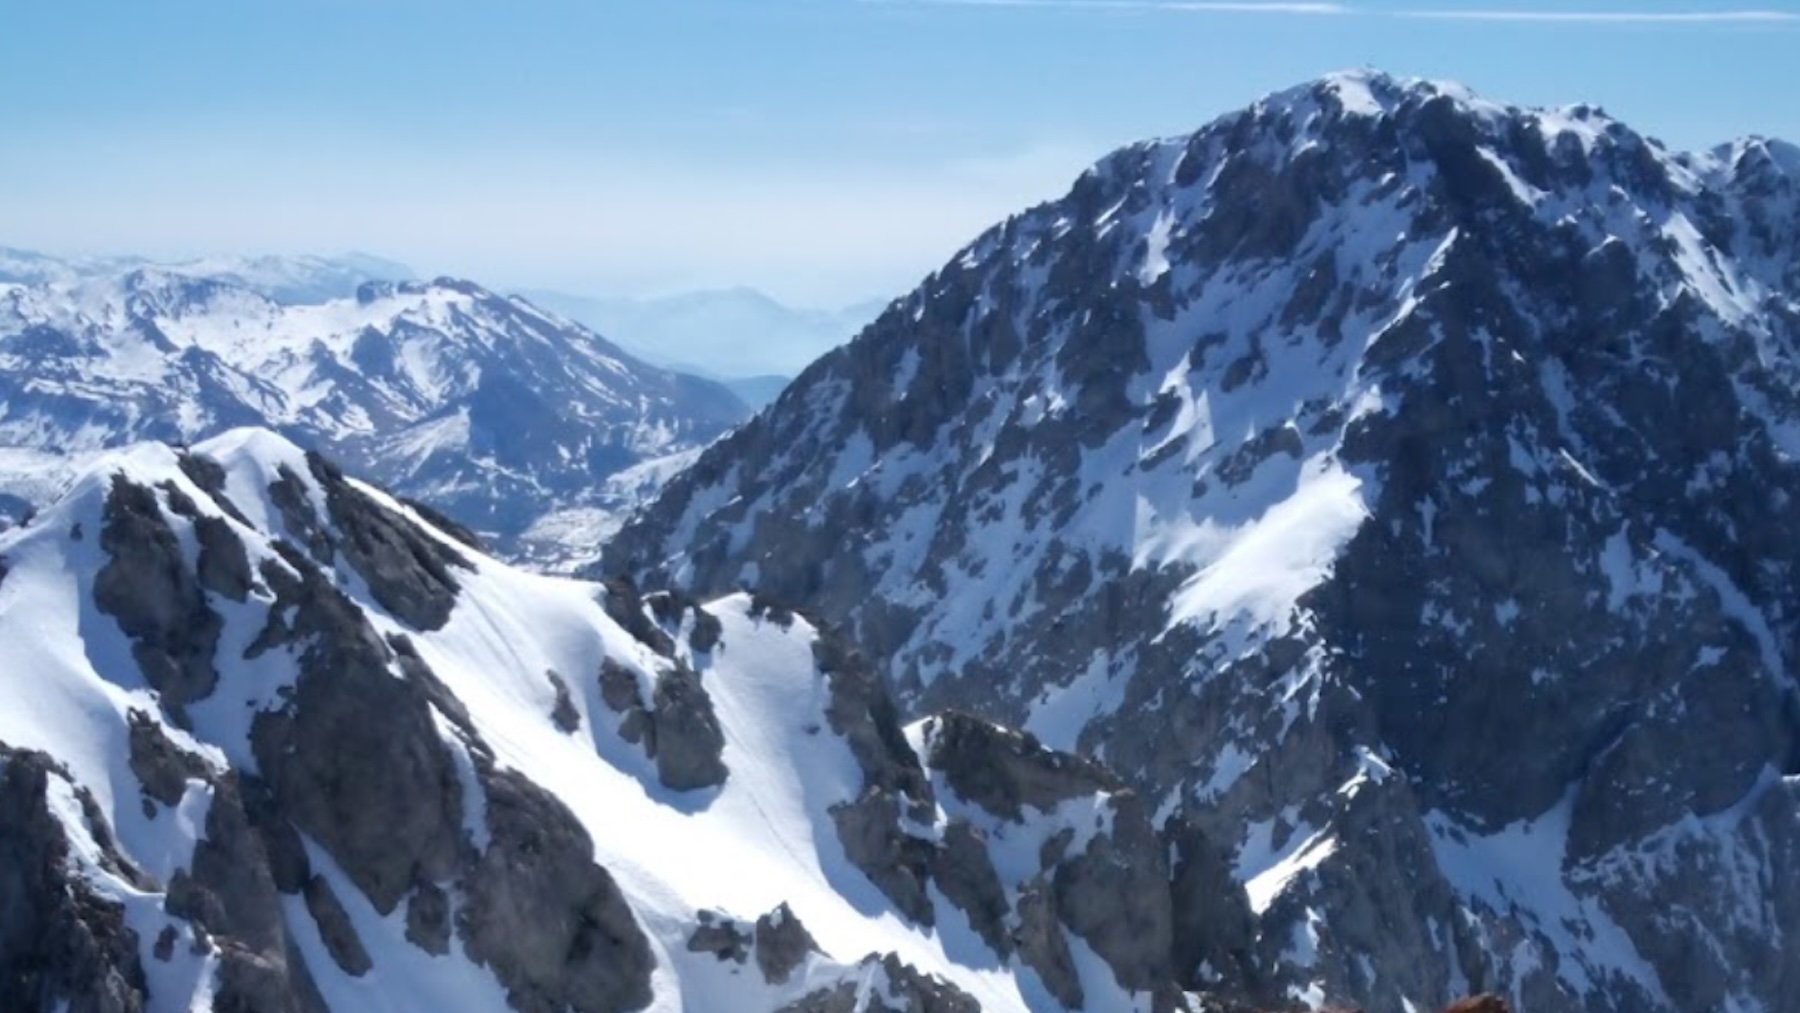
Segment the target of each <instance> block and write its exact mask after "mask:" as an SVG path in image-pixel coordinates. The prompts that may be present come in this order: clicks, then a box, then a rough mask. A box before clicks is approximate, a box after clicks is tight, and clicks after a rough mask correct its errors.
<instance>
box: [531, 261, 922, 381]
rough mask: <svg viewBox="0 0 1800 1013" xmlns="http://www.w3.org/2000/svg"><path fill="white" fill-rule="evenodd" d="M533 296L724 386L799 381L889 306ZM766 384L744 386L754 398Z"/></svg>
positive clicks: (703, 295)
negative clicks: (726, 383) (751, 381)
mask: <svg viewBox="0 0 1800 1013" xmlns="http://www.w3.org/2000/svg"><path fill="white" fill-rule="evenodd" d="M523 294H524V295H525V296H526V298H528V299H530V300H531V301H533V302H535V303H537V304H538V305H540V306H543V307H545V308H546V309H550V310H554V311H556V312H558V313H561V314H562V315H564V316H566V317H569V318H570V319H572V320H578V321H580V322H582V323H584V324H586V325H587V326H589V327H592V328H593V329H594V330H596V331H599V332H600V333H601V334H604V335H606V336H607V337H609V338H611V339H612V340H614V341H616V342H618V343H619V344H620V345H621V346H622V347H624V348H626V349H629V350H631V351H632V352H634V353H635V354H637V355H639V356H640V357H642V358H643V359H645V360H646V361H649V362H654V363H657V364H658V365H662V366H666V367H668V368H670V369H679V370H682V371H684V372H689V373H694V374H696V375H700V376H708V377H712V378H713V379H716V380H731V381H737V380H744V379H746V378H759V377H767V376H781V377H792V376H794V375H795V374H796V373H799V372H800V371H801V370H802V369H804V368H806V366H807V365H808V364H809V363H811V362H812V361H813V360H814V359H817V358H818V357H819V356H821V355H824V354H825V353H826V352H828V351H830V350H831V349H833V348H836V347H837V346H839V345H841V344H843V343H844V342H846V341H849V340H850V339H851V338H853V337H855V336H856V334H857V332H859V331H861V330H862V329H863V327H865V326H867V325H868V323H869V321H871V320H874V319H875V317H876V315H877V314H879V313H880V312H881V311H882V309H883V308H884V307H885V306H886V303H885V302H882V301H872V302H867V303H859V304H857V305H854V306H848V307H845V308H843V309H839V310H817V309H797V308H795V307H792V306H787V305H784V304H782V303H780V302H777V301H776V300H774V299H772V298H770V297H769V296H767V295H765V294H763V293H761V292H758V291H756V290H755V289H749V288H730V289H719V290H716V291H701V292H686V293H682V294H680V295H672V296H666V297H663V298H657V299H607V298H590V297H584V296H575V295H569V294H567V293H560V292H545V291H527V292H525V293H523ZM767 386H768V384H767V382H766V381H765V382H764V383H763V384H762V385H761V386H755V385H752V386H750V387H747V388H739V389H740V392H743V393H749V394H751V395H752V396H751V397H749V398H747V400H751V401H753V402H754V401H756V400H758V399H757V398H756V397H755V396H754V395H755V394H756V393H757V392H762V391H766V389H767Z"/></svg>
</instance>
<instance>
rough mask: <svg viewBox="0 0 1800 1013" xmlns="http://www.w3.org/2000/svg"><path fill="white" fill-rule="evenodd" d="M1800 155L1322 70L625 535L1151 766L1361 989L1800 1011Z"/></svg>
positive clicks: (1026, 233)
mask: <svg viewBox="0 0 1800 1013" xmlns="http://www.w3.org/2000/svg"><path fill="white" fill-rule="evenodd" d="M1793 152H1794V149H1793V148H1791V147H1790V146H1787V145H1783V144H1779V143H1771V142H1765V141H1759V140H1754V139H1752V140H1746V141H1742V142H1738V143H1735V144H1732V145H1728V146H1726V147H1724V148H1721V149H1719V150H1718V151H1714V152H1703V153H1682V152H1675V151H1671V150H1669V149H1667V148H1666V147H1665V146H1663V145H1662V144H1660V143H1659V142H1657V141H1656V140H1654V139H1653V138H1649V137H1645V136H1643V135H1642V134H1640V133H1638V132H1636V131H1635V130H1633V129H1631V128H1630V126H1629V125H1627V124H1624V123H1622V122H1619V121H1618V120H1616V119H1613V118H1611V117H1609V116H1607V115H1606V114H1604V113H1602V112H1600V111H1599V110H1596V109H1593V108H1590V107H1584V106H1570V107H1567V108H1562V109H1526V108H1521V107H1515V106H1508V105H1504V104H1501V103H1497V102H1492V101H1489V100H1487V99H1483V98H1481V97H1479V96H1476V95H1474V94H1472V93H1470V92H1469V91H1468V90H1467V89H1463V88H1459V87H1455V86H1451V85H1443V84H1436V83H1432V82H1423V81H1407V80H1402V79H1397V78H1392V77H1388V76H1386V75H1381V74H1378V73H1369V72H1355V73H1350V74H1340V75H1333V76H1331V77H1327V78H1324V79H1322V80H1319V81H1314V82H1309V83H1307V84H1304V85H1302V86H1300V87H1298V88H1294V89H1289V90H1286V91H1283V92H1279V93H1276V94H1274V95H1271V96H1269V97H1268V98H1265V99H1263V100H1261V101H1259V102H1256V103H1254V104H1252V105H1251V106H1249V107H1247V108H1245V109H1243V110H1241V111H1238V112H1235V113H1232V114H1229V115H1227V116H1224V117H1222V118H1220V119H1218V120H1217V121H1215V122H1213V123H1211V124H1209V125H1207V126H1205V127H1203V128H1201V129H1200V130H1198V131H1196V132H1194V133H1192V134H1190V135H1187V136H1184V137H1177V138H1168V139H1163V140H1158V141H1151V142H1146V143H1143V144H1137V145H1132V146H1130V147H1127V148H1124V149H1121V150H1120V151H1118V152H1115V153H1113V154H1111V155H1109V156H1107V157H1105V158H1103V159H1101V160H1100V161H1099V162H1098V163H1097V164H1096V165H1095V166H1094V167H1093V168H1092V169H1090V170H1089V171H1087V172H1086V173H1084V174H1082V175H1081V176H1080V177H1079V178H1078V179H1077V180H1076V181H1075V183H1074V184H1073V186H1072V187H1071V189H1070V191H1069V193H1068V194H1067V195H1066V196H1064V197H1062V198H1061V199H1059V200H1056V201H1053V202H1049V203H1046V204H1043V205H1040V206H1038V207H1035V208H1031V209H1028V210H1026V211H1024V212H1022V213H1020V214H1018V215H1015V216H1013V217H1011V218H1009V219H1008V220H1006V221H1005V222H1003V223H1001V224H999V225H997V226H995V227H994V228H992V229H990V230H989V231H988V232H986V233H985V234H983V235H982V236H980V237H979V238H977V239H976V240H975V241H974V242H973V243H972V244H970V245H969V246H968V247H967V248H965V249H964V250H962V251H961V252H960V253H958V254H957V255H955V256H954V257H952V258H951V259H950V260H949V261H948V262H947V263H946V264H945V265H944V266H943V267H941V268H940V269H938V270H937V271H936V272H934V273H933V274H932V275H931V276H929V277H928V278H927V279H926V280H925V282H924V283H923V284H922V285H921V286H920V287H919V288H918V289H917V290H916V291H914V292H912V293H911V294H909V295H907V296H906V297H904V298H902V299H900V300H897V301H896V302H895V303H894V304H893V305H892V306H891V307H890V308H889V309H888V310H887V311H886V312H885V313H883V314H882V315H881V316H880V317H879V318H878V319H877V320H876V321H875V322H874V323H873V324H872V325H870V326H869V328H868V329H866V330H865V331H863V332H862V334H861V336H859V337H858V338H857V339H856V340H855V341H853V342H852V343H851V344H850V345H848V346H846V347H844V348H842V349H839V350H837V351H835V352H833V353H831V354H830V355H827V356H826V357H825V358H823V359H821V360H820V361H819V362H817V363H815V364H814V365H813V366H812V367H810V368H809V369H807V370H806V371H805V372H804V373H803V374H801V376H800V377H798V378H797V379H796V380H795V382H794V384H793V385H792V386H790V387H789V389H788V390H787V392H786V393H784V394H783V396H782V398H781V399H780V400H779V401H777V402H776V403H775V404H774V405H773V406H771V407H770V408H769V409H767V410H765V411H764V412H763V413H762V414H761V415H759V416H758V417H757V418H756V419H754V420H752V421H751V422H749V423H747V424H745V425H744V426H742V427H741V428H739V429H738V430H736V431H735V432H734V433H733V434H732V435H731V436H729V437H727V438H726V439H725V440H722V441H721V442H720V443H718V444H716V445H715V446H713V447H712V448H710V449H708V450H707V451H705V452H704V453H702V454H701V455H700V459H699V460H698V461H697V462H696V463H695V465H694V466H693V467H692V468H690V469H689V470H688V471H686V472H684V473H683V474H682V475H680V476H677V477H676V478H675V479H674V480H673V481H672V482H671V483H670V484H669V485H668V486H667V488H666V489H665V490H664V492H663V493H662V495H661V496H660V497H659V499H658V500H657V502H656V503H655V504H654V505H653V506H652V507H651V508H650V509H649V510H647V511H645V512H644V513H642V514H640V515H639V516H638V519H637V520H635V521H634V522H632V523H631V524H628V525H627V527H626V528H625V529H624V530H623V531H622V532H621V533H620V535H619V536H618V538H616V539H615V540H614V541H613V542H612V543H611V544H610V545H609V547H608V553H607V557H606V562H607V563H608V564H609V565H610V566H611V567H613V568H615V569H621V570H626V571H629V572H633V573H636V574H638V575H640V577H642V578H644V579H646V580H668V581H673V582H676V583H678V584H681V585H683V586H687V587H691V588H693V589H696V590H698V591H699V592H701V593H709V592H711V591H714V590H720V589H729V588H734V587H738V586H741V585H743V584H749V585H751V586H754V587H758V588H762V589H764V590H765V591H766V592H767V593H769V594H772V595H776V596H779V597H782V598H784V599H787V600H791V601H794V602H796V603H799V604H801V605H803V606H805V607H807V608H810V609H813V610H815V611H816V612H817V613H818V614H820V615H821V616H823V617H825V618H826V619H828V620H830V621H833V622H841V623H843V624H845V625H846V627H847V628H848V629H850V630H852V631H854V633H855V635H857V636H858V637H859V638H860V639H861V640H862V641H863V642H864V643H865V644H867V645H868V646H869V647H870V648H871V649H872V650H873V651H874V652H875V653H876V654H877V656H879V657H882V658H884V659H886V666H887V673H888V675H889V677H890V678H891V680H892V681H893V683H894V684H895V685H896V686H897V687H899V692H900V695H901V698H902V703H903V705H905V706H909V707H913V708H921V709H936V708H940V707H946V706H949V707H957V708H961V709H964V710H969V711H972V712H975V713H979V714H981V715H983V716H984V717H987V718H990V719H994V720H997V721H1002V722H1004V723H1008V724H1014V725H1018V726H1022V727H1024V728H1027V729H1028V730H1030V731H1031V732H1033V733H1034V734H1036V735H1037V736H1039V738H1040V739H1041V740H1043V741H1044V742H1046V743H1048V744H1050V745H1053V746H1056V747H1060V748H1079V749H1081V750H1082V751H1084V752H1087V753H1089V754H1092V755H1096V756H1102V757H1104V758H1105V760H1106V761H1107V763H1108V764H1109V765H1111V766H1112V767H1114V768H1115V769H1118V770H1119V771H1121V773H1123V774H1124V775H1125V777H1126V778H1127V780H1128V781H1129V783H1131V784H1132V785H1133V786H1134V787H1135V788H1137V789H1138V790H1139V791H1141V792H1143V793H1144V795H1145V796H1146V797H1147V798H1149V799H1152V800H1154V806H1155V808H1156V809H1157V811H1158V812H1159V813H1160V814H1162V815H1164V816H1170V817H1177V816H1179V817H1183V818H1187V819H1191V820H1193V821H1195V822H1196V823H1198V824H1199V825H1200V826H1202V827H1204V828H1205V831H1206V834H1207V836H1209V837H1210V838H1211V839H1212V840H1213V841H1214V842H1216V843H1217V844H1218V846H1219V847H1220V848H1221V849H1223V850H1224V851H1225V852H1227V853H1228V855H1229V857H1230V863H1231V865H1232V868H1233V873H1234V878H1235V879H1236V881H1237V882H1238V883H1240V884H1242V885H1243V886H1244V888H1245V889H1246V890H1247V891H1248V895H1249V901H1250V907H1251V909H1252V912H1253V924H1251V925H1247V926H1246V927H1244V930H1243V931H1244V932H1245V934H1246V936H1245V937H1246V939H1249V940H1251V941H1248V942H1246V943H1245V952H1246V954H1247V958H1246V959H1248V960H1250V961H1251V963H1253V964H1254V965H1255V966H1256V967H1258V968H1260V969H1262V970H1263V971H1264V972H1265V973H1280V974H1283V975H1291V978H1290V979H1289V980H1292V981H1294V982H1296V983H1297V989H1298V991H1297V992H1296V997H1297V998H1299V999H1302V1000H1303V1001H1305V1002H1306V1003H1308V1004H1309V1005H1312V1006H1313V1007H1314V1008H1317V1007H1318V1006H1320V1005H1322V1004H1329V1003H1341V1004H1343V1005H1346V1006H1354V1007H1366V1008H1370V1009H1381V1010H1402V1009H1428V1008H1435V1007H1436V1006H1438V1005H1440V1004H1441V1003H1442V1002H1444V1001H1445V1000H1446V999H1447V998H1449V997H1450V996H1452V995H1454V994H1455V993H1456V992H1458V991H1461V990H1462V989H1463V988H1465V987H1466V986H1467V985H1468V984H1469V983H1470V982H1478V983H1480V984H1482V985H1484V986H1487V987H1491V988H1495V989H1496V990H1500V991H1505V992H1509V993H1511V995H1512V997H1513V999H1514V1001H1515V1002H1516V1003H1517V1005H1518V1006H1519V1007H1520V1008H1523V1009H1529V1010H1531V1011H1533V1013H1626V1011H1630V1013H1647V1011H1657V1013H1674V1011H1685V1010H1696V1009H1708V1010H1720V1009H1742V1010H1775V1009H1787V1008H1792V1007H1794V1005H1795V1002H1796V993H1795V991H1794V979H1793V975H1792V974H1791V960H1790V959H1789V956H1788V954H1787V952H1786V951H1785V950H1784V949H1783V943H1782V942H1781V940H1783V939H1787V938H1789V937H1791V935H1792V933H1793V932H1794V931H1795V930H1796V921H1795V918H1794V912H1796V911H1800V878H1796V877H1794V876H1793V875H1791V874H1789V872H1788V870H1789V869H1791V868H1793V867H1795V863H1797V862H1800V681H1797V679H1796V674H1797V671H1796V668H1795V662H1794V660H1793V659H1795V658H1800V597H1797V596H1796V588H1800V519H1797V518H1800V515H1797V514H1796V513H1795V511H1794V510H1793V504H1794V503H1796V502H1800V463H1797V462H1800V393H1797V392H1800V230H1797V229H1796V223H1797V222H1800V215H1797V214H1796V210H1797V205H1796V203H1795V202H1796V197H1797V195H1800V174H1796V173H1795V172H1794V166H1795V160H1794V158H1793Z"/></svg>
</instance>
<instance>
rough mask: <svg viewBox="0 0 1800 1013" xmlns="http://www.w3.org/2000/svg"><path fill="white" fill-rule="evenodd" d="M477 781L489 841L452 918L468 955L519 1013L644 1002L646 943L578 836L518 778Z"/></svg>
mask: <svg viewBox="0 0 1800 1013" xmlns="http://www.w3.org/2000/svg"><path fill="white" fill-rule="evenodd" d="M481 782H482V793H483V795H484V796H485V797H486V799H487V812H488V817H487V818H488V823H489V826H490V828H491V830H490V833H491V835H492V836H491V840H490V843H489V844H488V846H487V848H486V849H484V850H483V852H482V855H481V858H480V859H479V860H478V861H477V862H476V863H475V864H474V865H473V867H472V868H470V869H469V870H468V871H467V872H466V873H465V874H464V876H463V878H462V881H461V886H462V890H463V892H464V894H465V896H466V897H467V898H468V900H467V905H466V906H465V907H463V908H462V909H461V910H460V911H458V913H457V930H458V935H459V936H460V937H461V938H462V939H463V940H464V942H465V944H466V946H467V948H468V952H469V956H471V957H472V958H474V959H475V960H477V961H480V962H481V963H484V964H488V965H490V966H492V967H493V968H494V971H495V973H496V974H497V975H498V977H499V978H500V981H501V982H502V983H503V984H504V985H505V986H506V989H507V998H508V1000H509V1001H510V1002H511V1003H512V1006H513V1008H514V1009H516V1010H518V1011H519V1013H558V1011H561V1010H565V1009H573V1010H575V1011H576V1013H627V1011H631V1010H640V1009H644V1008H645V1007H647V1006H649V1005H650V1000H651V997H652V996H651V991H650V973H651V971H652V970H654V969H655V966H656V963H655V960H654V959H653V958H652V957H651V954H650V943H649V940H648V939H646V938H645V936H644V933H643V930H642V929H641V928H639V927H638V924H637V920H636V917H635V916H634V915H633V914H632V911H631V908H630V907H629V906H628V905H627V904H626V903H625V898H624V896H623V894H622V893H621V892H620V891H619V887H618V885H617V884H616V883H615V882H614V881H613V878H612V876H611V875H610V874H608V873H607V871H606V870H605V869H603V868H601V867H600V866H598V865H596V864H594V860H593V853H594V846H593V842H592V840H591V839H590V838H589V837H588V835H587V831H585V830H584V829H582V827H581V824H580V822H579V821H577V820H576V819H575V818H574V816H573V815H572V814H570V813H569V811H568V810H567V808H566V807H564V806H563V804H562V803H561V802H560V801H558V800H557V799H556V798H555V796H553V795H551V794H549V793H548V792H546V791H544V790H543V789H542V788H539V787H538V786H537V785H535V784H533V783H531V782H530V781H529V780H526V779H525V778H523V777H520V776H518V775H516V774H512V773H510V772H507V771H501V770H490V769H484V770H483V771H482V779H481Z"/></svg>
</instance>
